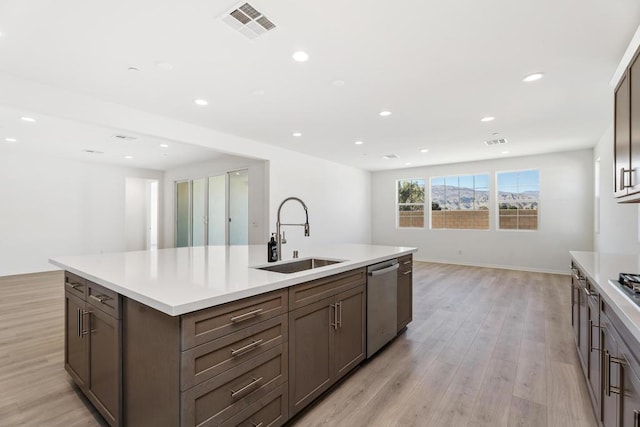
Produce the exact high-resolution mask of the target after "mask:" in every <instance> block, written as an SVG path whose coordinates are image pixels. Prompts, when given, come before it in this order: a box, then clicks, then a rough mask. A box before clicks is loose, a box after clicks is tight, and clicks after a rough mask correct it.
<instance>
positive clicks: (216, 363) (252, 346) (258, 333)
mask: <svg viewBox="0 0 640 427" xmlns="http://www.w3.org/2000/svg"><path fill="white" fill-rule="evenodd" d="M287 321H288V318H287V315H286V314H283V315H281V316H278V317H272V318H271V319H268V320H265V321H264V322H260V323H257V324H255V325H252V326H249V327H247V328H244V329H242V330H240V331H238V332H234V333H233V334H229V335H225V336H224V337H221V338H218V339H217V340H214V341H210V342H208V343H206V344H202V345H199V346H197V347H194V348H191V349H189V350H187V351H185V352H183V353H182V362H181V370H182V373H181V378H182V384H181V386H182V387H181V389H182V390H187V389H189V388H191V387H193V386H194V385H197V384H200V383H202V382H203V381H206V380H208V379H210V378H213V377H214V376H216V375H219V374H221V373H222V372H224V371H227V370H229V369H232V368H235V367H236V366H238V365H240V364H242V363H244V362H246V361H247V360H249V359H251V358H252V357H255V356H256V355H257V354H259V353H262V352H263V351H265V350H268V349H270V348H273V347H278V346H281V345H282V343H286V342H287V340H288V328H287Z"/></svg>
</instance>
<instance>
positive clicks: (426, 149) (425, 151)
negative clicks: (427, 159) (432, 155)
mask: <svg viewBox="0 0 640 427" xmlns="http://www.w3.org/2000/svg"><path fill="white" fill-rule="evenodd" d="M420 152H421V153H428V152H429V149H428V148H423V149H422V150H420Z"/></svg>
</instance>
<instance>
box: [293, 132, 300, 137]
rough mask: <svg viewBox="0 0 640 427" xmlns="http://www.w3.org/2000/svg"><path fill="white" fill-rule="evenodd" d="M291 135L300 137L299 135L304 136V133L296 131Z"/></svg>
mask: <svg viewBox="0 0 640 427" xmlns="http://www.w3.org/2000/svg"><path fill="white" fill-rule="evenodd" d="M291 135H293V136H295V137H298V136H302V133H301V132H294V133H292V134H291Z"/></svg>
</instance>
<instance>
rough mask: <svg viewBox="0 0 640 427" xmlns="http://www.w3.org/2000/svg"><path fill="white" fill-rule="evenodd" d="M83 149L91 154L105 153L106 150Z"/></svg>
mask: <svg viewBox="0 0 640 427" xmlns="http://www.w3.org/2000/svg"><path fill="white" fill-rule="evenodd" d="M82 151H84V152H85V153H89V154H104V151H98V150H82Z"/></svg>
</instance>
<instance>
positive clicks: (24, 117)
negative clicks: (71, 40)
mask: <svg viewBox="0 0 640 427" xmlns="http://www.w3.org/2000/svg"><path fill="white" fill-rule="evenodd" d="M20 119H21V120H22V121H23V122H29V123H33V122H35V121H36V119H34V118H33V117H27V116H22V117H20Z"/></svg>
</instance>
